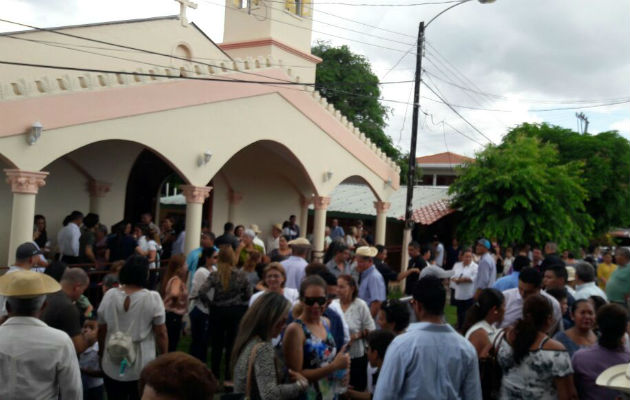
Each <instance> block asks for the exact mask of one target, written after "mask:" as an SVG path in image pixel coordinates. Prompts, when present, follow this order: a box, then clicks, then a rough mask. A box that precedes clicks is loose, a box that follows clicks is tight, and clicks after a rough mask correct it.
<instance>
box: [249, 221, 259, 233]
mask: <svg viewBox="0 0 630 400" xmlns="http://www.w3.org/2000/svg"><path fill="white" fill-rule="evenodd" d="M249 229H251V230H252V231H254V233H255V234H257V235H260V233H261V230H260V228H259V227H258V225H256V224H251V225H250V226H249Z"/></svg>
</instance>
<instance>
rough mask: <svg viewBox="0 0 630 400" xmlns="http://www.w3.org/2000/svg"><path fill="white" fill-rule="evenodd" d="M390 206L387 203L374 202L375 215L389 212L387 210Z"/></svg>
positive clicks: (390, 204)
mask: <svg viewBox="0 0 630 400" xmlns="http://www.w3.org/2000/svg"><path fill="white" fill-rule="evenodd" d="M391 206H392V203H389V202H387V201H375V202H374V208H376V213H377V214H380V213H384V212H387V210H389V208H390V207H391Z"/></svg>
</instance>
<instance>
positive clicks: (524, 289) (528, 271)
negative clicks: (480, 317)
mask: <svg viewBox="0 0 630 400" xmlns="http://www.w3.org/2000/svg"><path fill="white" fill-rule="evenodd" d="M541 287H542V275H541V273H540V272H538V270H536V269H535V268H531V267H526V268H523V269H522V270H521V273H520V274H519V276H518V287H517V288H514V289H508V290H505V291H504V292H503V296H504V297H505V315H504V317H503V322H502V323H501V326H500V327H501V328H506V327H508V326H510V325H512V324H513V323H514V322H516V320H518V319H519V318H523V302H524V301H525V299H526V298H528V297H529V296H532V295H535V294H540V295H543V296H544V297H545V298H547V300H549V302H550V303H551V306H552V307H553V321H554V322H553V325H552V328H551V330H550V333H551V334H553V333H554V332H556V331H557V330H563V327H562V309H561V308H560V303H558V300H556V299H555V298H553V297H552V296H550V295H548V294H547V293H546V292H544V291H542V290H541Z"/></svg>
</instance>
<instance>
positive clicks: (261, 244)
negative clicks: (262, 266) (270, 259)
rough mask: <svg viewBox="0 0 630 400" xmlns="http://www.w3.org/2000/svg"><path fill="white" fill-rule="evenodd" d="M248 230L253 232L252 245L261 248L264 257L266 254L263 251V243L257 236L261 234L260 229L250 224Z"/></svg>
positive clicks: (265, 251)
mask: <svg viewBox="0 0 630 400" xmlns="http://www.w3.org/2000/svg"><path fill="white" fill-rule="evenodd" d="M249 229H251V230H252V231H254V234H255V236H254V245H256V246H260V247H262V255H263V256H264V255H265V254H267V250H266V249H265V242H263V240H262V239H261V238H260V237H259V236H258V235H260V233H261V231H260V228H259V227H258V225H256V224H251V225H250V226H249Z"/></svg>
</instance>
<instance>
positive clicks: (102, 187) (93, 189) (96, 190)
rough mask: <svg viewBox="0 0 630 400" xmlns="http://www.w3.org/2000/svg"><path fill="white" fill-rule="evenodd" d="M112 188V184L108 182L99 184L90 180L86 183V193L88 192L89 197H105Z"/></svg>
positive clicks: (99, 182)
mask: <svg viewBox="0 0 630 400" xmlns="http://www.w3.org/2000/svg"><path fill="white" fill-rule="evenodd" d="M111 188H112V184H111V183H108V182H101V181H95V180H91V181H89V182H88V192H90V197H105V195H106V194H107V193H109V191H110V190H111Z"/></svg>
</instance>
